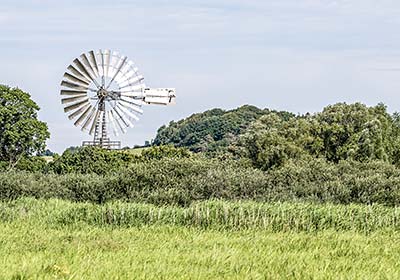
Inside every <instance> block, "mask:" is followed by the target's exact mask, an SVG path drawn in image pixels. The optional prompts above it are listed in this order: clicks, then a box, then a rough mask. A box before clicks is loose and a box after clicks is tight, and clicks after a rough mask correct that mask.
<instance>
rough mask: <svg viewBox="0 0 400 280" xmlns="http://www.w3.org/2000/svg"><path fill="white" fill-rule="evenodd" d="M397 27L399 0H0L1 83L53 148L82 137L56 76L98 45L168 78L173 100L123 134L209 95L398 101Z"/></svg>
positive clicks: (141, 135)
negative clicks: (28, 109) (35, 113)
mask: <svg viewBox="0 0 400 280" xmlns="http://www.w3.org/2000/svg"><path fill="white" fill-rule="evenodd" d="M399 30H400V1H398V0H397V1H394V0H380V1H378V0H375V1H373V0H336V1H335V0H270V1H268V0H263V1H259V0H246V1H244V0H243V1H238V0H212V1H211V0H203V1H183V0H170V1H162V0H159V1H151V0H150V1H121V0H119V1H101V0H96V1H91V0H90V1H83V0H82V1H75V0H74V1H34V0H30V1H28V0H22V1H9V0H0V50H1V52H0V61H1V66H2V67H0V83H2V84H7V85H10V86H18V87H19V88H21V89H23V90H25V91H28V92H29V93H30V94H31V95H32V98H33V99H34V100H35V101H36V102H37V103H38V104H39V105H40V107H41V111H40V118H41V119H42V120H44V121H46V122H47V123H48V125H49V128H50V132H51V139H50V140H49V141H48V146H49V148H50V149H52V150H55V151H57V152H62V151H63V150H64V149H65V148H67V147H69V146H72V145H74V146H75V145H80V143H81V141H82V140H89V139H90V138H91V137H90V136H89V135H87V134H84V133H82V132H81V131H80V130H79V129H78V128H76V127H74V126H73V124H72V122H71V121H69V120H68V119H67V117H66V116H65V114H64V113H63V107H62V106H61V104H60V96H59V89H60V88H59V83H60V81H61V78H62V75H63V73H64V71H65V69H66V67H67V66H68V65H69V63H70V62H71V61H72V60H73V59H74V58H75V57H77V56H78V55H79V54H80V53H82V52H85V51H88V50H91V49H99V48H103V49H105V48H110V49H113V50H118V51H119V52H121V53H123V54H125V55H127V56H128V57H129V58H130V59H131V60H133V61H134V62H135V63H136V64H137V66H138V67H139V70H140V72H141V73H142V74H143V75H144V77H145V81H146V85H148V86H151V87H176V88H177V96H178V98H177V105H176V106H171V107H159V106H146V107H144V108H143V109H144V114H143V116H142V117H141V120H140V121H139V122H138V123H137V125H136V127H135V128H131V129H129V130H128V133H127V134H125V135H124V136H122V137H120V138H119V139H120V140H121V141H122V143H123V145H129V146H133V145H134V144H142V143H144V141H145V140H149V139H151V138H154V136H155V133H156V130H157V128H158V127H160V126H161V125H162V124H166V123H168V122H169V121H170V120H178V119H181V118H183V117H186V116H189V115H190V114H192V113H195V112H201V111H204V110H206V109H210V108H214V107H220V108H226V109H228V108H235V107H238V106H240V105H243V104H253V105H256V106H258V107H268V108H273V109H280V110H289V111H292V112H295V113H305V112H315V111H318V110H320V109H321V108H322V107H324V106H325V105H327V104H331V103H336V102H343V101H346V102H355V101H361V102H363V103H366V104H368V105H375V104H377V103H378V102H384V103H386V104H387V105H388V108H389V110H390V111H400V33H399V32H398V31H399Z"/></svg>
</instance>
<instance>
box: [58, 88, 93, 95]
mask: <svg viewBox="0 0 400 280" xmlns="http://www.w3.org/2000/svg"><path fill="white" fill-rule="evenodd" d="M86 93H87V92H86V91H84V90H66V89H62V90H61V91H60V94H61V95H81V94H86Z"/></svg>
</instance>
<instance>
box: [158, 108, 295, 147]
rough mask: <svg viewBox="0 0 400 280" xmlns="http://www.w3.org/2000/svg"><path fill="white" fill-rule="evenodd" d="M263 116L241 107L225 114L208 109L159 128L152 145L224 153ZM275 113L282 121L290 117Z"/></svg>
mask: <svg viewBox="0 0 400 280" xmlns="http://www.w3.org/2000/svg"><path fill="white" fill-rule="evenodd" d="M267 112H269V110H262V109H259V108H257V107H255V106H250V105H244V106H241V107H239V108H237V109H234V110H229V111H225V110H222V109H212V110H208V111H205V112H203V113H198V114H193V115H191V116H190V117H188V118H186V119H183V120H180V121H178V122H173V121H172V122H170V123H169V125H168V126H162V127H160V128H159V129H158V132H157V135H156V138H155V139H154V142H153V144H154V145H166V144H172V145H175V146H177V147H187V148H189V149H190V150H191V151H194V152H207V153H216V152H224V151H226V150H227V149H228V147H229V146H230V145H231V144H232V143H234V142H236V140H237V138H238V136H239V135H240V134H242V133H244V132H245V131H246V129H247V128H248V127H249V125H250V124H251V123H252V122H253V121H254V120H256V119H258V118H259V117H261V116H262V115H264V114H266V113H267ZM276 113H277V114H279V115H285V116H286V117H289V116H291V115H292V114H291V113H287V112H276Z"/></svg>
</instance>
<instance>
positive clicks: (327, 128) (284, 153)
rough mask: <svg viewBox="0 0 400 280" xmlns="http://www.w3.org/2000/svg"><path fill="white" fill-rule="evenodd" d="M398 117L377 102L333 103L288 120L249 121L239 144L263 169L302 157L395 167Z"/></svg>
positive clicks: (272, 116) (398, 152) (399, 142)
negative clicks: (248, 125) (371, 161)
mask: <svg viewBox="0 0 400 280" xmlns="http://www.w3.org/2000/svg"><path fill="white" fill-rule="evenodd" d="M399 120H400V118H399V115H398V114H394V115H393V116H391V115H390V114H389V113H387V110H386V107H385V105H383V104H378V105H377V106H373V107H367V106H366V105H363V104H361V103H354V104H346V103H337V104H334V105H329V106H327V107H326V108H324V109H323V111H322V112H320V113H317V114H314V115H310V114H307V115H304V116H295V117H294V116H293V117H288V118H284V117H283V116H279V115H277V114H273V113H272V114H266V115H264V116H262V117H261V118H259V119H258V120H256V121H255V122H253V123H252V124H251V125H250V127H249V129H248V130H247V131H246V133H244V134H243V135H242V136H241V139H240V145H241V146H242V147H243V148H244V149H242V151H243V150H244V152H245V153H246V154H247V157H248V158H250V159H251V160H252V162H253V164H254V165H255V166H256V167H258V168H261V169H264V170H267V169H269V168H271V167H275V166H282V165H284V164H285V162H286V161H288V160H289V159H295V158H304V157H315V158H325V159H327V160H328V161H330V162H334V163H339V162H340V161H342V160H356V161H360V162H368V161H370V160H381V161H386V162H391V163H394V164H396V165H400V157H399V155H400V126H399V123H400V122H399Z"/></svg>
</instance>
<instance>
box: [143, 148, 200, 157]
mask: <svg viewBox="0 0 400 280" xmlns="http://www.w3.org/2000/svg"><path fill="white" fill-rule="evenodd" d="M141 156H142V158H144V159H147V160H154V159H162V158H189V157H191V156H192V153H191V152H190V151H189V150H187V149H186V148H175V147H174V146H172V145H165V146H154V147H150V148H147V149H144V150H142V153H141Z"/></svg>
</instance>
